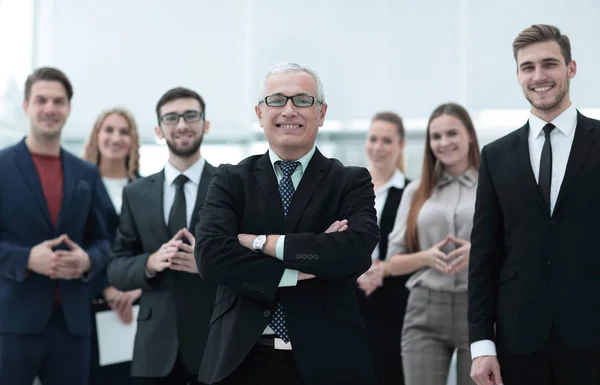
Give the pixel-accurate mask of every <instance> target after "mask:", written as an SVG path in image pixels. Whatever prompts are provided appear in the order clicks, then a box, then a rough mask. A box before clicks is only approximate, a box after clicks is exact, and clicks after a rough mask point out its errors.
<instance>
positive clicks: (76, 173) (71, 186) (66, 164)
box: [56, 150, 91, 229]
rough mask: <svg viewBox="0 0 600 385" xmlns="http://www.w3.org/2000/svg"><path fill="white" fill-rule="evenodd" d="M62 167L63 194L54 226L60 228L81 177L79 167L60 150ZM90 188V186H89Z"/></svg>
mask: <svg viewBox="0 0 600 385" xmlns="http://www.w3.org/2000/svg"><path fill="white" fill-rule="evenodd" d="M61 158H62V167H63V196H62V200H61V202H60V211H59V214H58V221H57V222H56V228H57V229H60V225H61V223H62V222H63V221H65V219H66V216H67V213H68V212H69V206H70V205H71V201H72V200H73V198H74V196H75V192H76V188H77V184H78V182H79V180H80V179H81V172H82V170H81V167H77V165H76V164H75V162H74V159H73V158H71V156H69V154H68V153H66V152H65V151H62V150H61ZM89 188H91V186H89Z"/></svg>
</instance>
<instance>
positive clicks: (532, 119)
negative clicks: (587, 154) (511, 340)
mask: <svg viewBox="0 0 600 385" xmlns="http://www.w3.org/2000/svg"><path fill="white" fill-rule="evenodd" d="M550 123H552V124H554V126H556V128H555V129H554V130H552V132H551V133H550V144H551V145H552V178H551V182H550V212H551V213H553V212H554V205H555V204H556V199H557V198H558V192H559V191H560V186H561V185H562V181H563V179H564V177H565V171H566V170H567V162H568V161H569V154H570V153H571V147H572V145H573V138H575V127H576V126H577V110H576V109H575V107H574V106H573V104H571V105H570V106H569V108H567V109H566V110H564V111H563V112H562V113H561V114H560V115H558V116H557V117H556V118H555V119H554V120H553V121H552V122H550ZM546 124H547V122H545V121H544V120H542V119H540V118H539V117H537V116H535V115H534V114H532V113H530V114H529V138H528V141H529V157H530V160H531V168H532V169H533V175H535V180H536V182H538V183H539V179H540V177H539V175H540V159H541V157H542V148H543V147H544V141H545V137H544V132H543V128H544V126H545V125H546ZM495 355H496V345H495V344H494V342H493V341H491V340H481V341H476V342H473V343H472V344H471V357H472V358H473V359H475V358H476V357H481V356H495Z"/></svg>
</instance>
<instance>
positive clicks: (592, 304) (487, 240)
mask: <svg viewBox="0 0 600 385" xmlns="http://www.w3.org/2000/svg"><path fill="white" fill-rule="evenodd" d="M528 135H529V125H528V124H526V125H525V126H523V127H521V128H520V129H519V130H517V131H515V132H513V133H511V134H509V135H507V136H505V137H503V138H501V139H499V140H497V141H495V142H493V143H491V144H489V145H487V146H486V147H485V148H484V149H483V152H482V157H481V167H480V171H479V186H478V189H477V202H476V205H475V217H474V222H473V232H472V235H471V257H470V258H471V259H470V264H469V334H470V340H471V341H472V342H474V341H479V340H482V339H490V340H493V341H495V342H496V345H497V347H498V351H499V353H506V354H530V353H533V352H535V351H536V350H538V349H540V348H541V347H542V345H543V344H544V342H545V341H546V340H547V338H548V335H549V333H550V330H551V327H552V326H553V325H554V327H555V330H556V332H557V333H558V335H559V337H560V339H561V341H563V342H564V343H565V344H566V345H567V346H569V347H570V348H571V349H573V350H574V351H578V352H598V351H600V326H599V325H600V297H599V296H598V295H596V294H597V293H598V292H599V291H600V252H598V243H597V237H598V234H599V232H600V226H599V225H598V223H599V222H598V220H599V218H600V139H599V136H600V122H599V121H597V120H593V119H589V118H587V117H585V116H583V115H581V114H580V113H578V117H577V128H576V131H575V138H574V141H573V146H572V148H571V152H570V155H569V161H568V163H567V169H566V173H565V176H564V180H563V182H562V185H561V187H560V192H559V195H558V200H557V202H556V205H555V208H554V213H553V214H552V216H550V214H549V208H548V206H547V204H546V203H545V202H544V199H543V197H542V194H541V192H540V189H539V187H538V184H537V183H536V180H535V177H534V174H533V170H532V168H531V161H530V158H529V144H528ZM494 326H495V332H494Z"/></svg>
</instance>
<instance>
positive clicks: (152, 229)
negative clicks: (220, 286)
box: [107, 163, 216, 377]
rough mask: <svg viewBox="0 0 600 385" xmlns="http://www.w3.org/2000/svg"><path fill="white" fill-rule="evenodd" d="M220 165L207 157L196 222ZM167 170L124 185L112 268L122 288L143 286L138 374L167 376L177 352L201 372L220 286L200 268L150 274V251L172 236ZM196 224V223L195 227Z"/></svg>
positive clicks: (135, 373) (134, 371) (110, 275)
mask: <svg viewBox="0 0 600 385" xmlns="http://www.w3.org/2000/svg"><path fill="white" fill-rule="evenodd" d="M214 172H215V167H213V166H211V165H210V164H208V163H206V164H205V165H204V171H203V173H202V177H201V178H200V185H199V186H198V196H197V198H196V206H195V209H194V214H193V215H192V220H191V225H192V226H195V224H196V223H197V222H198V212H199V210H200V208H201V207H202V205H203V203H204V199H205V197H206V190H207V188H208V185H209V182H210V179H211V178H212V176H213V174H214ZM163 185H164V172H163V171H161V172H159V173H157V174H154V175H150V176H148V177H146V178H144V179H139V180H136V181H134V182H132V183H130V184H129V185H127V186H126V187H125V189H124V190H123V205H122V208H121V224H120V226H119V228H118V230H117V235H116V239H115V243H114V246H113V249H112V254H111V260H110V262H109V265H108V268H107V272H108V281H109V283H110V284H111V285H113V286H115V287H116V288H117V289H119V290H124V291H125V290H133V289H138V288H141V289H143V293H142V297H141V298H140V311H139V314H138V318H137V321H138V322H137V334H136V336H135V347H134V353H133V362H132V368H131V371H132V375H133V376H135V377H165V376H167V375H168V374H169V372H170V371H171V370H172V368H173V364H174V363H175V359H176V357H177V353H178V352H179V353H180V354H181V358H182V360H183V363H184V364H185V366H186V368H187V369H188V371H189V372H190V373H197V372H198V367H199V365H200V361H201V360H202V353H203V351H204V345H205V344H206V335H207V326H208V321H209V319H210V316H211V314H212V309H213V303H214V298H215V290H216V286H215V285H213V284H211V283H208V282H206V281H204V280H202V279H201V278H200V276H199V275H197V274H190V273H186V272H179V271H174V270H168V269H167V270H165V271H164V272H162V273H159V274H158V275H157V276H156V277H155V278H152V279H147V278H146V275H145V271H146V261H147V259H148V257H149V255H150V254H152V253H154V252H155V251H156V250H158V249H159V248H160V247H161V245H162V244H163V243H165V242H167V241H169V240H170V239H171V235H170V234H169V231H168V230H167V226H166V225H165V219H164V211H163V210H164V205H163V194H164V192H163ZM192 228H193V227H192Z"/></svg>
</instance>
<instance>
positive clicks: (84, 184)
mask: <svg viewBox="0 0 600 385" xmlns="http://www.w3.org/2000/svg"><path fill="white" fill-rule="evenodd" d="M89 189H90V184H89V183H88V181H87V180H80V181H78V182H77V191H87V190H89Z"/></svg>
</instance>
